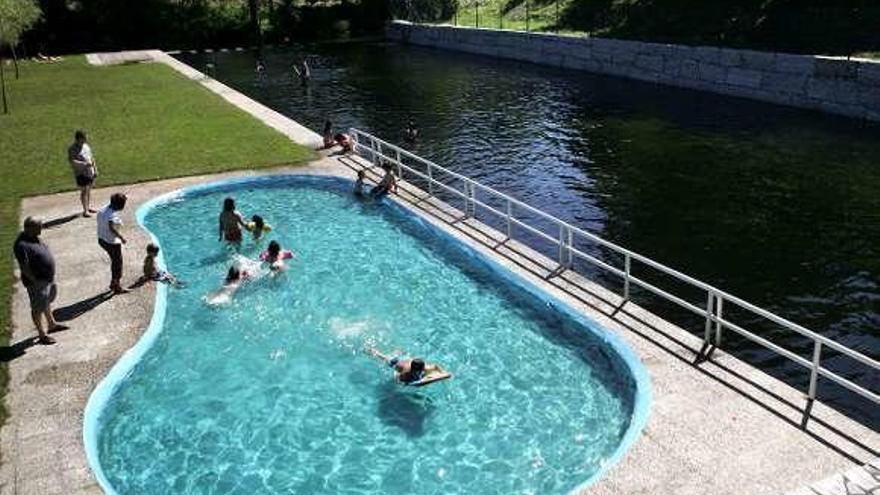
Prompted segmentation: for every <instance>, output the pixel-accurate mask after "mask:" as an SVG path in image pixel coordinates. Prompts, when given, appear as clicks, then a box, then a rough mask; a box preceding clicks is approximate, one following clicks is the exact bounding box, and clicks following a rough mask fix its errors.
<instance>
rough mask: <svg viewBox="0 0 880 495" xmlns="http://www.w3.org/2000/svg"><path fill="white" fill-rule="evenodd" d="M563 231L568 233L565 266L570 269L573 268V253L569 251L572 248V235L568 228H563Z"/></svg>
mask: <svg viewBox="0 0 880 495" xmlns="http://www.w3.org/2000/svg"><path fill="white" fill-rule="evenodd" d="M565 231H566V232H568V239H566V240H567V241H568V259H567V260H566V261H567V263H566V264H567V265H568V267H569V268H571V267H573V266H574V253H572V251H571V248H572V246H574V234H573V233H572V232H571V228H570V227H568V226H566V227H565Z"/></svg>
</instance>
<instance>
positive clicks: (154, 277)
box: [141, 242, 183, 287]
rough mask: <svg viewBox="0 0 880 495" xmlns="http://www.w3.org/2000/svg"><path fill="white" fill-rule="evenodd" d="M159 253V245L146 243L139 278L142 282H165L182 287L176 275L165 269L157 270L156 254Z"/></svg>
mask: <svg viewBox="0 0 880 495" xmlns="http://www.w3.org/2000/svg"><path fill="white" fill-rule="evenodd" d="M158 255H159V246H157V245H156V244H154V243H152V242H151V243H149V244H147V256H146V257H145V258H144V274H143V276H142V277H141V280H142V281H144V282H148V281H153V282H166V283H169V284H171V285H173V286H175V287H182V286H183V283H181V282H180V281H179V280H177V277H175V276H174V275H172V274H171V273H169V272H166V271H165V270H159V268H158V267H157V266H156V256H158Z"/></svg>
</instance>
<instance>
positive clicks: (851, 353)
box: [351, 129, 880, 421]
mask: <svg viewBox="0 0 880 495" xmlns="http://www.w3.org/2000/svg"><path fill="white" fill-rule="evenodd" d="M351 136H352V138H353V140H354V149H355V151H356V152H357V153H358V154H360V155H361V156H363V157H365V158H367V159H369V160H370V161H371V162H372V163H373V164H374V165H379V164H382V163H388V164H390V165H391V166H392V167H393V168H394V169H395V170H396V174H397V177H399V178H401V179H408V180H412V179H413V178H417V179H420V180H421V181H424V182H426V183H427V193H428V195H429V196H431V197H434V196H435V189H439V190H442V191H444V192H445V193H447V194H451V195H452V196H454V197H458V198H460V199H462V200H464V211H463V213H464V215H465V216H466V217H474V216H475V215H476V212H477V208H480V209H481V211H486V212H488V213H491V214H492V215H495V216H497V217H498V218H499V219H500V220H501V222H502V225H503V227H504V229H506V232H503V234H504V235H506V239H505V241H506V240H513V239H514V233H515V232H516V229H522V230H524V231H526V232H528V233H530V234H532V235H534V236H537V237H538V238H541V239H543V240H545V241H548V242H550V243H552V244H553V245H555V246H556V248H557V249H558V260H557V262H558V263H559V267H558V268H557V270H559V271H560V272H561V271H565V270H572V269H573V265H574V260H575V258H577V259H580V260H584V261H586V262H588V263H590V264H592V265H594V266H596V267H598V268H601V269H602V270H605V271H607V272H609V273H612V274H614V275H616V276H618V277H620V278H621V279H622V281H623V287H622V289H621V294H620V295H621V297H622V298H623V299H624V301H627V300H629V299H630V293H631V288H632V287H634V286H637V287H640V288H642V289H645V290H647V291H649V292H651V293H653V294H655V295H657V296H660V297H661V298H663V299H665V300H666V301H669V302H672V303H674V304H676V305H678V306H680V307H682V308H684V309H686V310H688V311H690V312H693V313H695V314H696V315H698V316H700V317H702V318H704V319H705V332H704V336H703V339H704V352H707V353H708V352H711V350H712V349H714V348H715V347H719V346H720V345H721V337H722V334H723V332H724V331H725V330H732V331H734V332H735V333H737V334H739V335H741V336H742V337H745V338H746V339H748V340H751V341H752V342H755V343H757V344H759V345H761V346H763V347H765V348H767V349H769V350H771V351H773V352H775V353H777V354H779V355H781V356H784V357H786V358H788V359H790V360H791V361H793V362H795V363H797V364H799V365H801V366H803V367H805V368H807V369H809V370H810V381H809V386H808V388H807V391H806V398H807V399H808V401H809V402H808V407H807V409H806V410H805V416H804V420H805V421H806V418H807V416H808V415H809V404H812V401H814V400H815V399H816V387H817V382H818V379H819V377H820V376H821V377H824V378H826V379H828V380H831V381H833V382H835V383H837V384H839V385H840V386H842V387H845V388H846V389H848V390H850V391H852V392H854V393H856V394H858V395H860V396H862V397H865V398H867V399H868V400H870V401H873V402H874V403H875V404H880V395H878V394H877V393H874V392H872V391H870V390H868V389H866V388H864V387H862V386H860V385H858V384H856V383H855V382H853V381H851V380H849V379H847V378H844V377H843V376H841V375H839V374H837V373H835V372H834V371H832V370H830V369H828V368H826V367H823V366H822V364H821V363H822V352H823V350H825V349H831V350H833V351H836V352H838V353H840V354H841V355H845V356H847V357H849V358H852V359H854V360H856V361H858V362H860V363H862V364H864V365H866V366H868V367H870V368H872V369H873V370H874V371H880V362H878V361H876V360H874V359H872V358H871V357H869V356H866V355H865V354H862V353H860V352H858V351H856V350H854V349H851V348H849V347H846V346H845V345H843V344H840V343H838V342H835V341H833V340H831V339H829V338H827V337H824V336H822V335H819V334H817V333H816V332H814V331H812V330H809V329H807V328H804V327H803V326H801V325H798V324H797V323H794V322H791V321H789V320H787V319H785V318H783V317H781V316H778V315H776V314H773V313H771V312H770V311H767V310H765V309H762V308H759V307H757V306H755V305H753V304H751V303H748V302H746V301H744V300H742V299H740V298H738V297H736V296H733V295H731V294H728V293H727V292H724V291H723V290H721V289H718V288H717V287H714V286H712V285H709V284H707V283H705V282H702V281H700V280H697V279H695V278H693V277H690V276H688V275H685V274H684V273H681V272H679V271H677V270H674V269H672V268H670V267H668V266H666V265H663V264H661V263H658V262H656V261H654V260H652V259H650V258H647V257H645V256H642V255H640V254H638V253H635V252H633V251H630V250H628V249H626V248H623V247H621V246H618V245H617V244H614V243H613V242H610V241H607V240H605V239H602V238H601V237H599V236H597V235H595V234H591V233H589V232H586V231H584V230H582V229H580V228H578V227H575V226H573V225H571V224H569V223H567V222H564V221H562V220H560V219H558V218H556V217H554V216H552V215H550V214H548V213H545V212H543V211H541V210H539V209H537V208H534V207H532V206H529V205H527V204H525V203H523V202H522V201H519V200H517V199H514V198H512V197H510V196H508V195H506V194H504V193H501V192H498V191H496V190H494V189H492V188H490V187H488V186H484V185H483V184H480V183H479V182H476V181H475V180H473V179H470V178H468V177H466V176H464V175H461V174H458V173H456V172H453V171H451V170H448V169H445V168H443V167H441V166H439V165H437V164H436V163H433V162H431V161H429V160H426V159H424V158H421V157H419V156H417V155H415V154H413V153H410V152H409V151H406V150H405V149H402V148H400V147H398V146H395V145H393V144H390V143H388V142H386V141H383V140H381V139H379V138H377V137H375V136H373V135H371V134H368V133H366V132H363V131H361V130H358V129H351ZM416 167H418V168H416ZM440 177H444V178H449V179H452V180H453V181H455V182H456V183H457V184H459V185H460V186H459V187H454V186H453V185H450V184H448V183H446V182H442V181H440V180H438V178H440ZM478 193H479V195H480V196H478ZM489 201H495V202H496V203H499V204H503V205H504V207H503V208H497V207H494V206H492V205H490V204H488V202H489ZM515 211H517V212H527V213H528V214H530V215H532V216H534V217H537V218H540V219H542V220H543V221H545V222H547V223H549V224H550V225H553V226H554V227H555V229H557V232H554V233H553V235H551V234H549V233H547V232H545V231H544V230H542V229H540V228H538V227H536V226H534V225H531V224H529V223H528V220H527V219H526V218H524V216H519V217H518V216H517V215H516V214H515ZM517 240H518V241H519V242H523V241H522V240H519V239H517ZM578 240H586V241H589V242H591V243H594V244H596V245H598V246H601V247H603V248H606V249H608V250H610V251H612V252H614V253H617V254H618V255H620V256H622V258H623V266H622V267H616V266H612V265H611V264H609V263H608V262H606V261H603V260H601V259H599V258H597V257H596V256H593V255H591V254H588V253H586V252H584V251H583V250H581V249H578V248H577V247H576V241H578ZM523 244H525V242H523ZM634 262H638V263H641V264H642V265H645V266H647V267H650V268H652V269H654V270H657V271H659V272H660V273H662V274H665V275H668V276H671V277H673V278H674V279H677V280H678V281H680V282H683V283H684V284H686V285H689V286H692V287H694V288H696V289H698V290H699V291H701V292H702V293H704V294H705V301H706V304H705V306H698V305H696V304H693V303H691V302H689V301H687V300H685V299H683V298H682V297H679V296H676V295H674V294H672V293H670V292H667V291H666V290H664V289H661V288H659V287H657V286H656V285H654V284H651V283H649V282H647V281H646V280H644V279H643V278H639V277H636V276H634V275H633V273H632V269H633V263H634ZM729 306H734V307H736V308H740V309H742V310H745V311H746V312H748V313H751V314H752V315H753V316H758V317H761V318H764V319H766V320H769V321H770V322H773V323H775V324H777V325H779V326H781V327H784V328H785V329H788V330H791V331H793V332H796V333H798V334H800V335H802V336H804V337H806V338H808V339H811V340H812V342H813V348H812V359H806V358H804V357H802V356H800V355H798V354H796V353H795V352H792V351H790V350H788V349H785V348H783V347H781V346H779V345H777V344H775V343H773V342H771V341H769V340H768V339H766V338H764V337H761V336H759V335H756V334H755V333H752V332H750V331H748V330H746V329H745V328H743V327H742V326H740V325H738V324H736V323H733V322H732V321H729V320H727V319H725V309H726V308H728V307H729Z"/></svg>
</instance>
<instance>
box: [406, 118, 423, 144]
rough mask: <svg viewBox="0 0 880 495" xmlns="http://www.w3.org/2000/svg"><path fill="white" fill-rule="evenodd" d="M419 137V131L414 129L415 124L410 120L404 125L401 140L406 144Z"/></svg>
mask: <svg viewBox="0 0 880 495" xmlns="http://www.w3.org/2000/svg"><path fill="white" fill-rule="evenodd" d="M418 137H419V129H418V128H417V127H416V123H415V122H413V121H412V119H410V121H409V122H408V123H407V124H406V129H404V130H403V138H404V139H405V140H406V141H407V142H410V143H412V142H414V141H415V140H416V139H417V138H418Z"/></svg>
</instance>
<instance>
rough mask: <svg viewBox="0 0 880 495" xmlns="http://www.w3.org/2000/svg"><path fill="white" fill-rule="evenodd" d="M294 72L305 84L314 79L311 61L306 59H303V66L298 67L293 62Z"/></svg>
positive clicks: (301, 82)
mask: <svg viewBox="0 0 880 495" xmlns="http://www.w3.org/2000/svg"><path fill="white" fill-rule="evenodd" d="M293 72H294V73H295V74H296V77H298V78H299V83H300V84H301V85H303V86H305V85H307V84H309V81H310V80H311V79H312V71H311V69H309V63H308V62H307V61H306V59H303V63H302V67H301V68H300V67H297V65H296V64H293Z"/></svg>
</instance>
